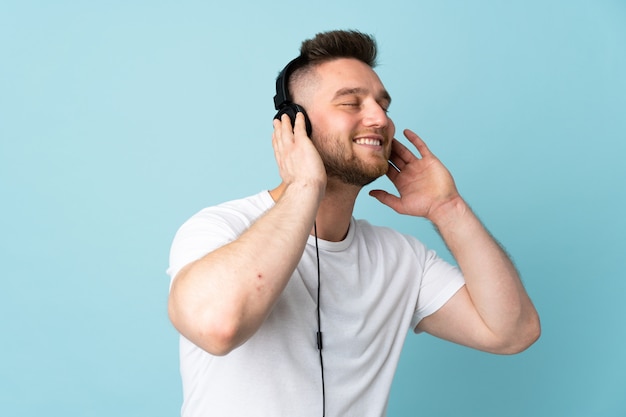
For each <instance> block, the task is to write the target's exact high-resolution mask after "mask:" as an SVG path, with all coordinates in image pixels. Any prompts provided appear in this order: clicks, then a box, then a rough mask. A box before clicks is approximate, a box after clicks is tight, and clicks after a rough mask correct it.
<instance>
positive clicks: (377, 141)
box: [354, 138, 383, 146]
mask: <svg viewBox="0 0 626 417" xmlns="http://www.w3.org/2000/svg"><path fill="white" fill-rule="evenodd" d="M354 143H356V144H357V145H370V146H381V145H382V144H383V141H382V140H380V139H372V138H357V139H355V140H354Z"/></svg>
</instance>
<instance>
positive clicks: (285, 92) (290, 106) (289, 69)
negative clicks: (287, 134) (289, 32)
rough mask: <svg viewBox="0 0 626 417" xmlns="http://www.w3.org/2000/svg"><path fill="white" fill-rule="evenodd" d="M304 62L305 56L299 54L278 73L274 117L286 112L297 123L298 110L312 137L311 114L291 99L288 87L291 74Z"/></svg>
mask: <svg viewBox="0 0 626 417" xmlns="http://www.w3.org/2000/svg"><path fill="white" fill-rule="evenodd" d="M304 64H305V60H304V58H303V57H302V56H299V57H297V58H295V59H293V60H291V61H290V62H289V63H288V64H287V65H286V66H285V68H283V70H282V71H281V72H280V74H278V78H276V95H275V96H274V108H275V109H276V110H278V113H276V116H274V119H278V120H280V118H281V116H282V115H283V114H286V115H287V116H289V118H290V119H291V123H295V121H296V114H298V112H300V113H302V114H303V115H304V121H305V124H306V133H307V135H308V136H309V138H310V137H311V132H312V131H313V129H312V128H311V121H310V120H309V116H308V115H307V114H306V111H305V110H304V108H303V107H302V106H300V105H299V104H296V103H293V102H292V101H291V96H290V95H289V87H288V85H289V76H291V74H292V73H293V71H294V70H295V69H297V68H300V67H301V66H303V65H304Z"/></svg>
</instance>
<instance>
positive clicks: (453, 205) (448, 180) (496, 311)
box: [371, 130, 540, 354]
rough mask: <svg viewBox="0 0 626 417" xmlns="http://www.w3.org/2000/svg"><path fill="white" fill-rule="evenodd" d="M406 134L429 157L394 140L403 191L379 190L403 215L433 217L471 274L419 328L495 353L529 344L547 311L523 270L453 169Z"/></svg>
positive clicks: (396, 175) (395, 178)
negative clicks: (465, 194)
mask: <svg viewBox="0 0 626 417" xmlns="http://www.w3.org/2000/svg"><path fill="white" fill-rule="evenodd" d="M405 136H406V137H407V138H408V139H409V140H410V141H411V142H412V143H413V144H414V145H415V146H416V148H417V150H418V151H419V153H420V155H421V158H417V157H416V156H415V155H413V154H412V153H411V152H410V151H409V150H408V149H407V148H406V147H404V146H403V145H402V144H400V143H399V142H397V141H394V146H393V150H392V157H391V161H392V162H393V163H394V164H395V165H396V166H397V167H398V168H399V169H400V172H398V171H396V170H395V169H391V168H390V170H389V172H388V176H389V178H390V179H391V181H392V182H393V183H394V185H395V186H396V187H397V189H398V191H399V193H400V197H396V196H393V195H391V194H389V193H386V192H385V191H381V190H376V191H372V192H371V194H372V195H373V196H374V197H376V198H378V199H379V200H380V201H381V202H382V203H383V204H386V205H388V206H390V207H391V208H393V209H394V210H396V211H397V212H399V213H402V214H409V215H414V216H420V217H426V218H428V219H429V220H430V221H432V222H433V224H434V225H435V227H437V229H438V231H439V233H440V234H441V236H442V238H443V240H444V241H445V243H446V245H447V246H448V248H449V249H450V252H451V253H452V255H453V256H454V258H455V259H456V261H457V262H458V264H459V267H460V268H461V271H462V272H463V275H464V277H465V282H466V285H465V287H463V288H462V289H461V290H459V291H458V292H457V293H456V294H455V295H454V296H453V297H452V298H451V299H450V300H449V301H448V302H447V303H446V304H445V305H444V306H443V307H442V308H441V309H440V310H438V311H437V312H435V313H434V314H432V315H430V316H428V317H426V318H424V319H423V320H422V321H421V322H420V323H419V324H418V329H419V330H422V331H426V332H428V333H430V334H433V335H435V336H438V337H441V338H443V339H446V340H451V341H453V342H456V343H460V344H463V345H466V346H470V347H474V348H477V349H481V350H485V351H489V352H493V353H502V354H508V353H516V352H520V351H522V350H524V349H526V348H527V347H528V346H530V345H531V344H532V343H533V342H534V341H535V340H536V339H537V338H538V337H539V333H540V325H539V317H538V315H537V312H536V310H535V308H534V306H533V305H532V302H531V301H530V298H529V297H528V294H527V293H526V291H525V289H524V287H523V285H522V282H521V280H520V278H519V275H518V273H517V270H516V269H515V267H514V265H513V263H512V262H511V260H510V259H509V257H508V256H507V254H506V253H505V251H504V250H502V248H501V247H500V245H499V244H498V243H497V242H496V241H495V239H493V237H492V236H491V235H490V234H489V232H488V231H487V230H486V229H485V227H484V226H483V225H482V223H481V222H480V221H479V219H478V218H477V217H476V215H475V214H474V213H473V212H472V210H471V209H470V208H469V206H468V205H467V204H466V202H465V201H464V200H463V199H462V198H461V196H460V195H459V193H458V191H457V189H456V186H455V184H454V180H453V179H452V176H451V175H450V173H449V172H448V170H447V169H446V168H445V167H444V166H443V164H441V162H440V161H439V160H438V159H437V158H436V157H435V156H434V155H433V154H432V153H431V152H430V150H429V149H428V147H427V146H426V144H425V143H424V142H423V141H422V140H421V139H420V138H419V137H418V136H417V135H416V134H415V133H413V132H411V131H409V130H405Z"/></svg>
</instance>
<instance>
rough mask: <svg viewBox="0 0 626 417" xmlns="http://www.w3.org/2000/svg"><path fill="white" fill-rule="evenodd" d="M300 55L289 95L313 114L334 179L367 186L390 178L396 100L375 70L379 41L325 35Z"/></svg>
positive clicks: (351, 33) (349, 33)
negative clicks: (392, 116)
mask: <svg viewBox="0 0 626 417" xmlns="http://www.w3.org/2000/svg"><path fill="white" fill-rule="evenodd" d="M300 52H301V54H300V56H299V57H298V58H297V59H296V60H295V61H294V62H293V63H292V65H293V68H290V71H289V74H287V77H288V87H289V92H290V93H291V99H292V101H293V102H294V103H298V105H300V106H301V107H302V108H304V109H306V112H307V113H308V117H309V119H310V121H311V124H312V126H313V133H312V135H311V139H312V140H313V143H314V144H315V146H316V148H317V149H318V151H319V153H320V156H321V157H322V160H323V161H324V165H325V167H326V171H327V174H328V177H329V180H330V179H333V178H335V179H337V180H339V181H341V182H343V183H347V184H352V185H357V186H363V185H365V184H368V183H369V182H371V181H373V180H374V179H376V178H378V177H380V176H381V175H384V174H385V173H386V172H387V168H388V165H387V159H388V157H389V153H390V149H391V141H392V138H393V134H394V133H395V127H394V125H393V122H392V121H391V120H390V119H389V118H388V117H387V114H386V112H387V108H388V107H389V104H390V101H391V99H390V97H389V94H388V93H387V91H386V90H385V88H384V86H383V85H382V83H381V81H380V79H379V78H378V75H376V73H375V72H374V70H373V67H374V66H375V65H376V42H375V41H374V39H373V37H371V36H369V35H366V34H363V33H361V32H357V31H332V32H325V33H320V34H317V35H316V36H315V37H314V38H312V39H309V40H306V41H304V42H303V43H302V46H301V48H300Z"/></svg>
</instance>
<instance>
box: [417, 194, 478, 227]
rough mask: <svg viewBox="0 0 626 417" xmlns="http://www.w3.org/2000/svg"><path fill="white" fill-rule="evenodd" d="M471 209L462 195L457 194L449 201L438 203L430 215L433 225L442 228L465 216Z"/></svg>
mask: <svg viewBox="0 0 626 417" xmlns="http://www.w3.org/2000/svg"><path fill="white" fill-rule="evenodd" d="M470 212H471V209H470V208H469V206H468V205H467V203H466V202H465V200H463V198H462V197H461V196H460V195H458V194H457V195H456V196H454V197H452V198H451V199H449V200H448V201H446V202H444V203H442V204H440V205H438V206H437V207H436V208H435V209H434V210H432V211H431V212H430V213H429V215H428V220H430V221H431V222H432V223H433V225H434V226H435V227H436V228H437V229H439V230H441V229H442V228H445V227H447V226H450V225H452V224H455V223H457V222H458V221H459V220H461V219H463V218H465V217H466V216H467V214H468V213H470Z"/></svg>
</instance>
